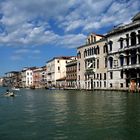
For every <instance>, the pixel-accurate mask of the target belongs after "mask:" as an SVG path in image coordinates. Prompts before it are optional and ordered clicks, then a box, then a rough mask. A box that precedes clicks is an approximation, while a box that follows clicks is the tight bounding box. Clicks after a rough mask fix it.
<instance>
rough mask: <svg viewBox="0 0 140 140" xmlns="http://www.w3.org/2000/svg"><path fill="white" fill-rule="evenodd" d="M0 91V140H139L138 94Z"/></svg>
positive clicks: (38, 90)
mask: <svg viewBox="0 0 140 140" xmlns="http://www.w3.org/2000/svg"><path fill="white" fill-rule="evenodd" d="M5 91H6V88H0V140H139V139H140V94H138V93H135V94H131V93H125V92H108V91H106V92H103V91H102V92H101V91H96V92H93V91H92V92H91V91H70V90H69V91H66V90H59V91H58V90H44V89H37V90H30V89H21V90H20V91H18V92H16V97H14V98H13V97H4V96H2V94H3V93H4V92H5Z"/></svg>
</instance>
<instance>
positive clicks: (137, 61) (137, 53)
mask: <svg viewBox="0 0 140 140" xmlns="http://www.w3.org/2000/svg"><path fill="white" fill-rule="evenodd" d="M136 55H137V60H136V63H137V64H139V52H138V49H137V51H136Z"/></svg>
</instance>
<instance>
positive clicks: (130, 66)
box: [119, 64, 140, 70]
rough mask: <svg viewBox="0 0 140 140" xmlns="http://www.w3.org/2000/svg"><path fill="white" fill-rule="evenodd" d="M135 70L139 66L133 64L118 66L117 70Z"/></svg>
mask: <svg viewBox="0 0 140 140" xmlns="http://www.w3.org/2000/svg"><path fill="white" fill-rule="evenodd" d="M136 68H140V64H133V65H123V66H120V67H119V69H120V70H122V69H136Z"/></svg>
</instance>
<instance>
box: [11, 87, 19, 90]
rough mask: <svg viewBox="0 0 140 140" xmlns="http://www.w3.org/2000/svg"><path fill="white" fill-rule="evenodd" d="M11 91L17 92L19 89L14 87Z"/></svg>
mask: <svg viewBox="0 0 140 140" xmlns="http://www.w3.org/2000/svg"><path fill="white" fill-rule="evenodd" d="M12 90H16V91H19V90H20V88H16V87H13V88H12Z"/></svg>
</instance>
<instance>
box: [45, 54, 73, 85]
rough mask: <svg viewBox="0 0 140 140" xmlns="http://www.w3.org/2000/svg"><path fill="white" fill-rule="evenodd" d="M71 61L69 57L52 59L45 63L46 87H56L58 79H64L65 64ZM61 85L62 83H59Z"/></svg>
mask: <svg viewBox="0 0 140 140" xmlns="http://www.w3.org/2000/svg"><path fill="white" fill-rule="evenodd" d="M71 60H72V57H70V56H60V57H54V58H53V59H51V60H49V61H47V63H46V66H47V86H48V87H53V86H54V87H56V86H60V85H59V82H58V81H59V79H66V64H67V63H68V62H69V61H71ZM61 83H62V81H61Z"/></svg>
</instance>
